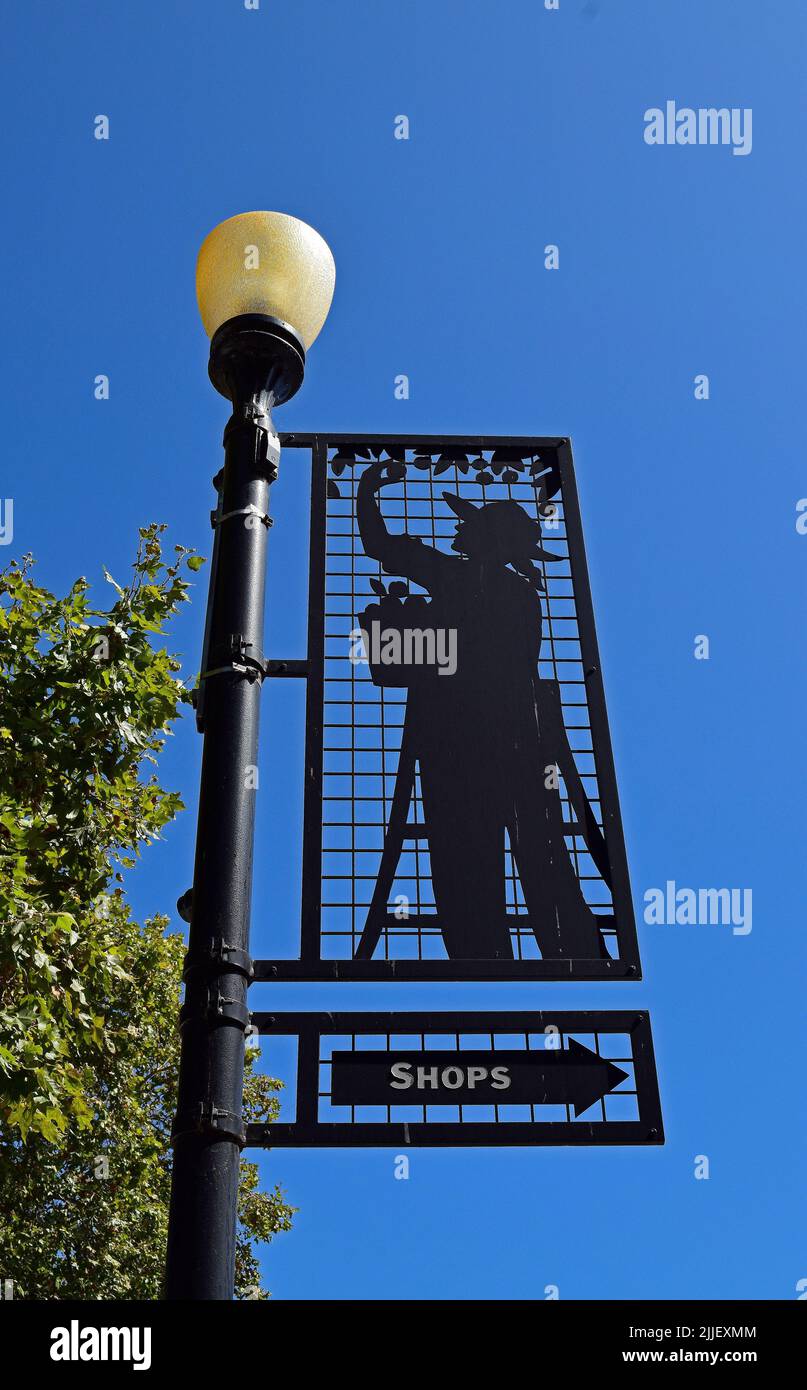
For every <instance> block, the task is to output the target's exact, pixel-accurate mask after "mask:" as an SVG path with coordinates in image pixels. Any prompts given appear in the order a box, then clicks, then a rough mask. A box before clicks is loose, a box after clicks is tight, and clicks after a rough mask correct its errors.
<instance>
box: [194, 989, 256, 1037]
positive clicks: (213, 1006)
mask: <svg viewBox="0 0 807 1390" xmlns="http://www.w3.org/2000/svg"><path fill="white" fill-rule="evenodd" d="M250 1017H251V1016H250V1012H249V1009H248V1008H247V1006H246V1004H244V1003H242V1001H241V1000H240V999H227V998H226V997H225V996H224V995H223V994H222V993H221V991H220V989H219V988H218V986H217V985H216V986H213V985H211V986H210V988H209V989H208V991H207V998H206V999H203V1000H200V1001H199V1002H198V1003H194V1002H191V1001H190V1000H187V999H186V1001H185V1003H184V1004H183V1005H182V1008H181V1009H180V1011H179V1026H180V1028H184V1027H185V1024H186V1023H191V1022H193V1021H195V1020H198V1019H202V1020H203V1022H205V1023H208V1024H215V1023H234V1024H235V1025H236V1027H238V1028H243V1029H247V1028H248V1027H249V1022H250Z"/></svg>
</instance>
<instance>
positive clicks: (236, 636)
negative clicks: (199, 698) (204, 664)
mask: <svg viewBox="0 0 807 1390" xmlns="http://www.w3.org/2000/svg"><path fill="white" fill-rule="evenodd" d="M251 646H252V643H251V642H245V641H244V639H243V637H242V636H241V633H240V632H233V633H231V634H230V653H231V655H230V660H229V661H228V662H226V664H224V665H222V666H213V667H211V669H210V670H209V671H203V672H202V674H201V675H200V677H199V686H200V687H201V685H202V682H203V681H206V680H209V679H210V677H211V676H223V675H227V676H232V675H233V674H235V675H238V676H246V677H247V680H250V681H256V680H263V677H264V676H265V675H266V663H265V661H264V660H263V657H262V656H250V654H249V652H248V650H247V649H248V648H249V647H251Z"/></svg>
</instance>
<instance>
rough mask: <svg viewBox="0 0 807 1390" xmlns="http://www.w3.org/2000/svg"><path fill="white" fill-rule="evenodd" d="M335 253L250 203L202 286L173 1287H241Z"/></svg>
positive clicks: (213, 240) (222, 1294) (182, 1291)
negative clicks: (198, 747) (282, 588)
mask: <svg viewBox="0 0 807 1390" xmlns="http://www.w3.org/2000/svg"><path fill="white" fill-rule="evenodd" d="M334 276H335V269H334V262H333V256H332V255H331V252H330V250H329V248H328V246H327V245H326V243H325V242H324V241H323V239H322V237H321V236H320V235H319V234H318V233H317V232H315V231H314V230H313V228H312V227H309V226H307V225H306V224H305V223H304V222H299V221H297V219H296V218H294V217H287V216H285V215H284V214H282V213H277V212H247V213H242V214H241V215H240V216H238V217H231V218H229V219H228V220H227V221H226V222H222V223H220V224H219V226H217V227H215V228H214V229H213V231H212V232H211V233H210V235H209V236H208V237H207V239H206V240H205V242H204V243H203V245H202V248H201V251H200V252H199V259H198V263H197V270H196V287H197V294H198V298H199V308H200V311H201V315H202V320H203V322H204V326H205V328H206V330H207V332H208V334H209V335H210V339H211V342H210V364H209V374H210V379H211V381H212V383H213V385H214V386H215V388H216V390H217V391H219V392H220V393H221V394H222V395H223V396H226V397H227V398H228V399H229V400H230V401H231V402H232V406H233V413H232V415H231V417H230V419H229V421H228V423H227V426H226V428H225V431H224V471H223V481H222V483H221V487H220V502H219V507H218V510H217V513H216V518H215V525H216V527H217V536H216V564H215V566H214V567H213V568H212V570H211V576H210V592H209V597H208V629H207V638H206V642H205V649H206V657H205V666H206V669H205V670H203V671H202V673H201V677H200V690H204V715H203V732H204V750H203V754H202V774H201V785H200V792H199V818H198V825H197V834H196V858H195V864H194V874H193V892H192V898H191V908H190V934H189V942H188V953H187V955H186V957H185V970H184V975H183V978H184V980H185V1002H184V1004H183V1007H182V1010H181V1013H180V1026H181V1032H182V1051H181V1061H180V1073H179V1095H178V1101H177V1113H176V1117H175V1120H174V1127H173V1149H174V1159H173V1175H172V1186H171V1208H170V1217H169V1231H168V1259H167V1268H166V1296H167V1297H168V1298H169V1299H229V1298H232V1296H233V1281H234V1272H235V1234H236V1204H237V1197H238V1175H239V1159H240V1151H241V1149H242V1147H243V1144H244V1138H245V1131H244V1126H243V1121H242V1100H243V1080H244V1034H245V1030H246V1028H247V1025H248V1023H249V1013H248V1010H247V1003H246V999H247V988H248V985H249V982H250V979H251V975H252V963H251V960H250V955H249V919H250V898H251V889H252V845H253V833H254V821H255V793H254V791H253V790H250V789H249V788H250V784H252V785H253V786H254V782H253V781H252V779H251V777H250V772H251V770H252V769H253V768H254V767H255V766H256V764H257V761H258V717H259V706H260V692H261V681H262V678H263V674H264V655H263V609H264V588H265V577H266V544H267V536H268V529H269V525H270V520H269V515H268V512H269V487H270V485H271V483H272V482H273V481H274V480H275V478H276V477H277V471H278V461H279V457H280V446H279V441H278V438H277V435H276V434H275V429H274V425H273V422H272V407H273V406H275V405H280V404H282V402H283V401H287V400H289V398H290V397H291V396H293V395H294V393H295V392H296V391H297V390H298V389H299V387H300V385H301V383H302V380H303V373H304V369H305V353H306V349H307V348H308V347H310V345H311V343H312V342H313V341H314V339H315V338H316V336H317V334H318V333H319V331H320V329H321V328H322V325H323V323H324V322H325V318H326V315H327V313H328V309H329V308H330V303H331V298H332V296H333V286H334Z"/></svg>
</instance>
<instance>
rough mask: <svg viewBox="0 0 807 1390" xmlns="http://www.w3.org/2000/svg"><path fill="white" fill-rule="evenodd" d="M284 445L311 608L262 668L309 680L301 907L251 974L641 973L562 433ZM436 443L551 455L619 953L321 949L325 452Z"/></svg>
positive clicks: (373, 977) (533, 976)
mask: <svg viewBox="0 0 807 1390" xmlns="http://www.w3.org/2000/svg"><path fill="white" fill-rule="evenodd" d="M281 444H282V446H283V447H284V448H285V449H292V448H294V449H307V450H309V451H310V452H311V459H312V473H311V517H310V550H309V597H308V603H309V613H308V638H307V656H306V659H305V660H304V661H287V662H283V661H270V662H268V663H267V668H266V674H267V675H269V676H293V677H304V678H305V680H306V740H305V784H304V806H303V855H302V907H301V931H300V955H299V958H297V959H294V958H291V959H290V958H273V959H270V960H267V959H262V960H256V961H255V963H254V966H255V975H254V978H255V980H256V981H273V982H274V981H281V980H289V981H321V980H334V981H336V980H350V981H354V982H359V981H365V982H370V981H381V980H386V981H389V980H403V981H418V980H424V981H425V980H438V981H439V980H442V981H474V980H524V981H527V980H547V981H549V980H623V981H624V980H639V979H641V978H642V970H641V962H640V958H639V948H638V940H637V935H636V923H635V916H634V911H633V901H632V894H631V887H630V878H629V872H628V864H627V854H626V849H625V840H624V832H623V827H622V819H621V814H620V809H619V799H618V792H617V783H616V773H615V769H614V761H613V751H612V746H611V737H610V731H609V726H608V718H607V712H606V705H605V693H604V688H603V681H602V673H601V666H600V655H599V648H598V644H597V636H596V630H595V624H594V610H593V604H592V598H591V589H590V582H589V576H588V568H587V564H586V556H585V546H584V541H583V531H582V522H581V517H580V505H579V499H578V494H577V487H576V482H575V477H574V466H573V460H572V451H571V443H570V440H569V439H568V438H563V437H557V436H552V437H535V436H493V435H487V436H459V435H452V436H447V435H438V436H433V435H392V434H384V435H370V434H349V435H348V434H330V433H316V434H296V433H292V434H284V435H281ZM333 448H336V449H344V450H348V449H351V448H352V449H354V450H362V449H367V450H372V451H376V452H378V451H392V452H394V453H398V454H400V452H401V451H403V450H414V451H416V452H417V451H420V452H421V453H424V454H427V453H431V454H436V453H437V452H438V451H441V450H446V451H449V452H450V451H452V450H454V451H455V450H458V449H464V450H467V451H469V452H470V451H476V452H477V453H482V452H483V451H491V450H496V449H506V450H517V449H519V448H521V449H523V450H525V451H526V453H529V452H530V451H532V452H535V453H541V455H542V456H545V457H549V458H551V460H552V467H553V469H555V471H556V476H557V478H558V480H559V485H560V495H561V496H562V500H563V508H564V524H565V529H566V540H567V543H568V550H569V563H570V566H571V574H572V579H573V597H574V603H575V608H576V619H577V626H578V631H579V644H580V652H581V663H582V668H583V671H584V672H585V690H586V704H587V709H588V715H589V718H590V728H591V737H592V746H593V749H594V753H595V759H596V775H597V782H598V788H599V791H598V795H599V800H600V803H601V806H602V829H603V834H604V836H605V840H606V844H607V851H608V861H609V868H610V875H611V890H612V897H613V905H614V919H615V922H616V931H617V938H616V939H617V943H618V956H617V957H616V958H608V959H593V958H591V959H590V958H587V957H586V958H582V957H580V958H570V957H566V958H563V959H545V958H538V959H532V958H529V959H513V960H509V959H501V960H479V959H469V960H464V959H403V958H378V959H376V958H371V959H356V958H349V957H339V958H329V957H326V955H324V954H323V941H324V936H323V921H322V912H323V905H322V897H323V893H322V885H323V788H324V736H325V714H324V711H325V685H326V672H325V645H326V606H325V593H326V565H327V559H326V550H327V523H328V510H327V508H328V486H329V478H328V454H329V450H331V449H333Z"/></svg>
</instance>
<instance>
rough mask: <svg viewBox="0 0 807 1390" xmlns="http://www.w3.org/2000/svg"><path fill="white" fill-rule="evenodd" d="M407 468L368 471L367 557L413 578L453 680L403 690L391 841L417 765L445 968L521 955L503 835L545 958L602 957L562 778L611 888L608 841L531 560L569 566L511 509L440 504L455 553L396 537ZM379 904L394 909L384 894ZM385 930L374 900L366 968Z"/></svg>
mask: <svg viewBox="0 0 807 1390" xmlns="http://www.w3.org/2000/svg"><path fill="white" fill-rule="evenodd" d="M405 471H406V470H405V466H404V465H402V464H399V463H386V464H381V463H374V464H371V465H369V466H368V467H367V468H366V469H365V470H364V472H363V474H362V476H361V479H360V481H359V486H358V492H357V508H356V514H357V522H358V527H359V532H360V535H361V539H362V543H363V546H364V550H365V552H366V554H367V555H368V556H370V557H371V558H373V559H376V560H379V561H380V562H381V565H382V566H383V568H384V570H385V571H386V572H387V573H388V574H394V575H404V576H406V577H407V578H408V579H410V580H412V581H413V582H414V583H416V584H418V585H421V586H422V587H423V588H424V589H426V590H427V591H428V593H429V594H430V595H431V602H430V603H428V609H429V621H428V625H429V626H430V627H431V628H438V627H442V628H445V629H448V630H451V629H453V630H455V632H456V634H457V667H456V672H455V674H453V675H450V676H449V675H442V676H441V675H439V674H438V672H437V670H436V669H434V668H429V670H428V672H426V671H424V670H423V669H422V668H421V669H420V670H419V671H418V673H417V679H413V680H411V681H410V680H409V679H408V678H407V677H406V675H403V676H402V677H401V679H400V682H399V683H400V684H406V685H408V687H409V689H408V695H407V710H406V719H405V726H404V734H403V739H402V747H401V756H400V761H399V767H398V780H397V783H396V788H395V793H394V796H393V804H392V811H391V816H390V827H389V828H388V832H387V839H388V840H389V837H390V833H391V831H392V826H393V821H394V820H397V822H398V829H399V831H400V830H401V825H402V822H403V821H405V819H406V815H407V808H408V800H409V796H408V789H407V788H406V787H404V786H403V785H402V779H406V778H411V779H413V777H414V764H415V761H417V764H418V766H419V768H420V783H421V792H422V800H423V811H424V819H425V833H426V837H427V839H428V844H429V855H430V860H431V872H432V882H433V887H434V898H435V906H436V911H437V922H438V923H439V926H440V929H441V931H442V936H443V941H444V943H445V947H446V951H447V953H448V955H449V957H450V958H452V959H478V960H483V959H485V960H489V959H500V960H502V959H505V960H506V959H512V958H513V946H512V940H511V936H510V925H511V924H512V922H513V916H512V915H510V916H509V917H508V914H507V906H506V895H505V830H506V831H507V833H508V835H509V840H510V847H511V850H512V854H513V857H514V859H515V863H516V867H517V869H518V875H519V879H520V882H521V887H522V891H523V894H524V901H525V905H526V909H527V920H528V922H529V926H530V929H531V930H532V931H533V932H534V934H535V938H536V941H537V943H538V946H539V948H540V951H541V955H542V956H543V957H544V958H550V957H551V958H558V957H573V956H577V957H589V958H591V957H596V958H607V955H608V952H607V950H606V949H605V945H604V942H603V938H602V936H601V933H600V926H601V925H602V924H603V923H604V922H609V921H612V920H613V919H608V918H603V917H597V916H596V915H595V914H594V913H593V912H592V911H591V909H590V908H589V907H588V905H587V904H586V902H585V900H584V898H583V896H582V893H581V890H580V885H579V883H578V879H577V875H576V873H575V871H574V866H573V864H572V861H571V858H570V854H569V851H568V850H567V848H566V843H565V840H564V821H563V815H562V807H561V798H560V794H559V791H558V789H557V780H556V778H555V780H554V782H553V777H552V771H551V769H552V768H553V767H554V768H559V769H560V772H561V773H562V775H563V779H564V783H565V785H566V790H567V793H568V795H569V799H570V802H571V804H572V807H573V809H574V812H575V816H576V820H577V824H578V825H579V827H580V830H579V831H578V833H581V834H584V835H585V836H586V842H587V848H588V849H589V853H590V854H591V855H592V858H593V859H594V862H595V863H596V864H597V868H598V870H599V872H600V873H601V874H602V876H603V878H604V879H605V881H606V882H608V881H609V866H608V858H607V852H606V848H605V842H604V840H603V838H602V834H601V832H600V829H599V826H598V825H597V823H596V820H595V818H594V815H593V812H592V810H591V807H590V805H589V802H588V799H587V797H586V795H585V791H584V789H583V786H582V783H581V781H580V777H579V774H578V772H577V768H576V765H575V763H574V759H573V757H572V754H571V751H570V749H569V745H568V740H567V737H566V733H565V729H564V726H563V717H562V712H561V708H560V699H559V695H558V692H557V686H556V685H555V684H554V683H553V682H547V681H543V680H541V679H540V678H539V676H538V656H539V652H540V646H541V629H542V614H541V601H540V597H539V594H538V588H539V587H541V584H542V581H541V579H540V576H539V572H538V571H537V570H536V569H535V567H534V566H533V564H532V561H533V560H534V559H543V560H557V559H559V558H560V557H559V556H557V555H553V554H552V553H551V552H550V551H546V550H544V549H543V548H542V545H541V543H540V542H541V529H540V525H539V524H538V523H536V522H535V521H533V520H532V519H531V518H530V517H529V516H528V514H527V512H525V511H524V509H523V508H522V507H520V506H519V504H518V503H517V502H513V501H501V502H489V503H487V504H484V505H481V506H479V507H477V506H475V505H474V504H473V503H472V502H470V501H468V500H467V499H464V498H460V497H458V496H455V495H454V494H451V493H449V492H444V493H443V497H444V498H445V501H446V502H447V503H448V505H449V507H450V508H451V509H452V511H453V512H454V513H455V514H456V516H457V517H458V519H459V523H458V526H457V531H456V535H455V537H454V539H453V542H452V546H451V549H452V550H453V551H454V552H456V553H455V554H454V555H449V554H447V553H446V552H445V551H441V550H438V549H436V548H435V547H433V546H430V545H427V544H425V542H423V541H421V540H419V539H417V538H416V537H413V536H409V535H406V534H397V535H396V534H393V533H391V532H390V531H389V530H388V529H387V526H386V524H385V521H384V518H383V517H382V514H381V511H380V508H379V505H378V492H379V490H380V489H381V488H382V487H384V486H386V485H387V484H389V483H395V482H399V481H400V480H401V478H403V476H404V474H405ZM424 603H425V601H424ZM387 680H388V678H387ZM410 786H411V782H410ZM565 833H566V834H568V833H569V832H568V827H567V828H566V831H565ZM385 855H387V850H386V849H385ZM396 862H397V860H396ZM380 882H381V871H379V883H380ZM383 897H384V899H385V902H386V891H384V892H383ZM383 910H384V911H386V907H385V905H384V909H383ZM374 919H375V920H374ZM519 920H520V922H523V920H524V919H523V917H522V918H521V919H519ZM377 921H378V904H377V903H374V907H371V910H370V914H369V915H368V924H367V927H366V928H365V932H364V934H363V936H362V940H361V942H360V944H359V948H358V950H357V952H356V955H357V957H358V958H361V957H365V958H366V957H368V956H371V955H372V952H373V950H374V949H375V945H376V944H377V941H378V938H379V936H380V932H381V927H380V925H378V924H377Z"/></svg>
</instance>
